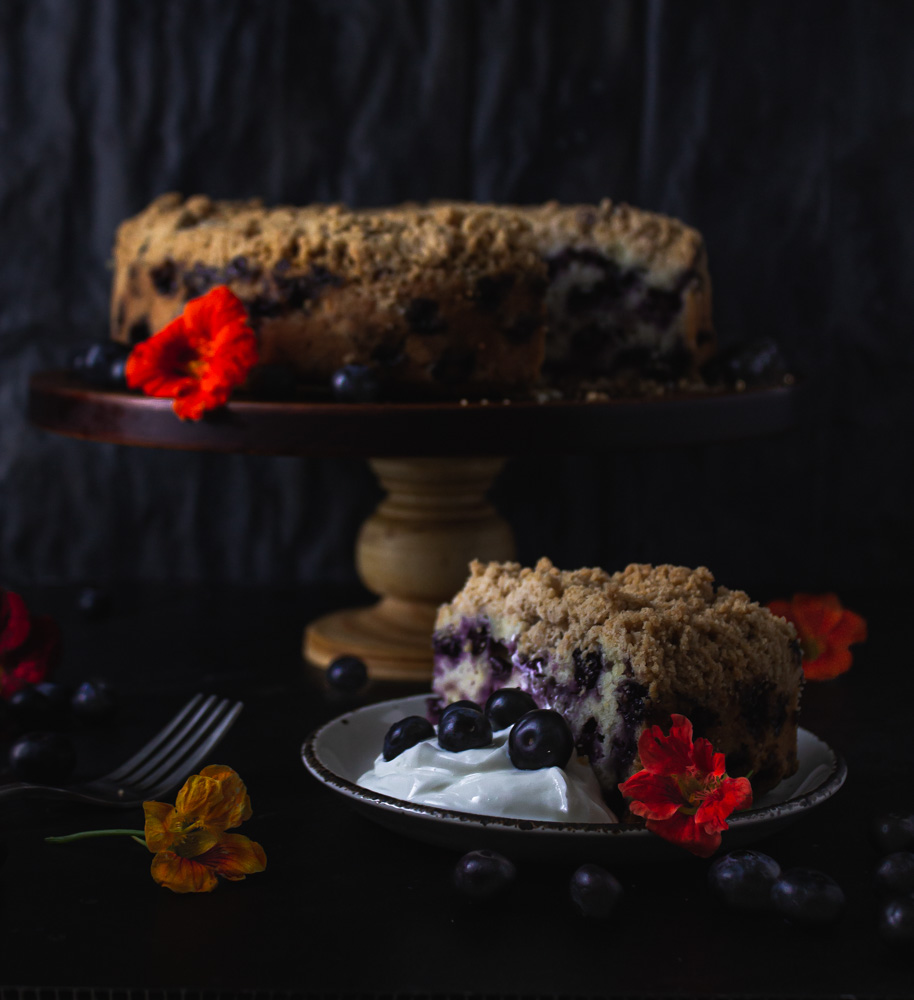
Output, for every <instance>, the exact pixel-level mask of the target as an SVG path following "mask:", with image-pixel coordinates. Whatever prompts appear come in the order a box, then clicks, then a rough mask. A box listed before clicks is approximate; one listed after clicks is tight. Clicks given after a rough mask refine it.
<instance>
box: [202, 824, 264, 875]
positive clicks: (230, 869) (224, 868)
mask: <svg viewBox="0 0 914 1000" xmlns="http://www.w3.org/2000/svg"><path fill="white" fill-rule="evenodd" d="M195 860H196V861H197V862H198V863H199V864H201V865H206V867H207V868H211V869H212V870H213V871H215V872H216V873H218V874H219V875H221V876H222V877H223V878H227V879H229V880H230V881H232V882H237V881H240V880H241V879H243V878H244V877H245V876H246V875H254V874H256V873H257V872H262V871H263V870H264V869H265V868H266V867H267V856H266V854H265V853H264V850H263V848H262V847H261V846H260V844H258V843H256V842H255V841H253V840H249V839H248V838H247V837H244V836H242V835H241V834H240V833H226V834H224V835H223V836H222V837H220V839H219V843H218V844H216V846H215V847H212V848H210V850H208V851H207V852H206V853H205V854H201V855H200V856H199V857H198V858H196V859H195Z"/></svg>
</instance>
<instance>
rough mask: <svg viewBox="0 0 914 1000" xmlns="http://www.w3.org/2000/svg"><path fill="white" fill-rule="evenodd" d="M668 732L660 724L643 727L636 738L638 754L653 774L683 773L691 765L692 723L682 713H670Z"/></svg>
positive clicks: (643, 764) (642, 762)
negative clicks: (665, 732)
mask: <svg viewBox="0 0 914 1000" xmlns="http://www.w3.org/2000/svg"><path fill="white" fill-rule="evenodd" d="M670 718H671V719H672V725H671V727H670V733H669V735H668V736H665V735H664V733H663V730H662V729H661V728H660V726H651V727H650V729H645V730H644V731H643V732H642V733H641V736H640V737H639V739H638V756H639V757H640V758H641V764H642V766H643V767H644V768H645V770H647V771H651V772H652V773H654V774H666V775H672V774H683V773H684V772H685V771H687V770H688V769H689V767H690V766H691V765H692V723H691V722H689V720H688V719H687V718H685V716H683V715H672V716H670Z"/></svg>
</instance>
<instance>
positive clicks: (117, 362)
mask: <svg viewBox="0 0 914 1000" xmlns="http://www.w3.org/2000/svg"><path fill="white" fill-rule="evenodd" d="M129 354H130V348H129V347H127V346H126V344H118V343H117V342H115V341H113V340H99V341H95V342H94V343H92V344H88V345H86V346H84V347H82V348H79V349H78V350H77V351H76V352H75V353H74V354H73V355H71V357H70V371H72V372H73V374H74V375H78V376H79V377H80V378H81V379H82V380H83V381H84V382H86V383H87V384H88V385H91V386H94V387H95V388H98V389H122V388H125V387H126V384H127V383H126V381H125V378H124V366H125V365H126V362H127V357H128V355H129Z"/></svg>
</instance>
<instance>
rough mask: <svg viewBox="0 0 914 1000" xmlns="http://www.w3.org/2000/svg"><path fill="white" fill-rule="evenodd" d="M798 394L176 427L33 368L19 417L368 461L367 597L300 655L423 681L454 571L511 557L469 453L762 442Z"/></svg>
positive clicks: (57, 427) (152, 411)
mask: <svg viewBox="0 0 914 1000" xmlns="http://www.w3.org/2000/svg"><path fill="white" fill-rule="evenodd" d="M799 389H800V387H799V386H798V385H793V384H790V385H788V384H786V383H785V384H784V385H781V386H772V387H767V388H758V389H749V390H746V391H743V392H736V391H734V392H708V393H704V394H694V393H691V394H690V393H685V394H676V393H670V394H666V395H664V396H661V397H656V398H655V397H645V398H641V399H631V400H624V399H621V400H612V401H606V402H593V403H584V402H575V401H570V400H569V401H555V402H548V403H537V402H533V401H526V402H523V401H515V402H511V403H510V404H508V405H505V404H498V405H489V403H487V402H485V401H478V402H469V403H467V402H466V401H464V403H457V402H449V403H448V402H442V403H430V402H429V403H394V402H390V403H347V404H343V403H331V402H323V403H319V402H306V401H301V402H270V401H267V400H241V399H239V400H238V401H232V402H231V403H230V404H229V405H228V406H225V407H223V408H222V409H221V410H218V411H214V412H212V413H210V414H207V415H206V417H205V418H204V419H203V420H200V421H196V422H193V421H191V422H187V421H182V420H178V419H177V418H176V417H175V415H174V412H173V410H172V406H171V400H168V399H155V398H152V397H149V396H141V395H138V394H136V393H129V392H122V391H118V390H111V389H93V388H89V387H87V386H86V385H84V384H82V383H80V382H79V381H78V380H77V379H74V377H73V376H72V375H71V374H68V373H66V372H40V373H37V374H36V375H33V376H32V379H31V381H30V384H29V418H30V419H31V421H32V423H33V424H35V426H37V427H42V428H44V429H45V430H48V431H53V432H55V433H58V434H66V435H68V436H70V437H75V438H81V439H84V440H91V441H105V442H108V443H111V444H120V445H130V446H143V447H154V448H176V449H182V450H190V451H208V452H222V453H248V454H257V455H308V456H321V455H328V456H329V455H336V456H352V457H356V456H357V457H359V458H364V457H365V456H368V455H374V456H376V457H375V458H374V459H372V460H371V467H372V468H373V469H374V471H375V473H376V475H377V476H378V478H379V479H380V481H381V484H382V485H383V486H384V488H385V490H386V491H387V496H386V498H385V499H384V501H383V502H382V503H381V505H380V506H379V507H378V509H377V511H376V512H375V513H374V514H373V515H372V516H371V517H370V518H369V519H368V520H367V521H366V522H365V524H364V525H363V527H362V530H361V532H360V535H359V538H358V543H357V546H356V563H357V566H356V569H357V570H358V573H359V576H360V577H361V578H362V580H363V581H364V582H365V584H366V586H367V587H368V589H369V590H371V591H372V592H373V593H375V594H377V595H378V596H379V597H380V601H379V603H378V604H376V605H375V606H374V607H372V608H358V609H355V610H345V611H339V612H337V613H336V614H332V615H328V616H327V617H326V618H321V619H319V620H318V621H315V622H313V623H312V624H311V625H309V626H308V629H307V631H306V633H305V639H304V653H305V657H306V658H307V659H308V660H309V661H311V662H312V663H313V664H315V666H318V667H327V666H328V665H329V664H330V662H331V661H332V660H333V659H334V658H335V657H337V656H341V655H344V654H346V653H352V654H354V655H357V656H359V657H360V658H361V659H363V660H364V661H365V662H366V664H367V666H368V669H369V672H370V673H371V674H372V676H373V677H374V678H376V679H378V680H381V679H384V680H388V679H389V680H396V681H417V680H418V681H423V680H424V681H427V680H428V678H429V676H430V674H431V664H432V656H431V648H430V644H431V634H432V626H433V624H434V620H435V612H436V609H437V608H438V606H439V605H440V604H442V603H443V602H445V601H447V600H450V598H451V597H453V595H454V594H455V593H457V591H458V590H460V588H461V587H462V586H463V583H464V581H465V580H466V577H467V564H468V563H469V562H470V560H471V559H479V560H481V561H487V560H500V561H504V560H507V559H512V558H514V540H513V538H512V534H511V529H510V528H509V527H508V525H507V523H506V522H505V521H504V520H502V518H500V517H499V516H498V515H497V514H496V513H495V511H494V510H493V509H492V507H491V506H490V505H489V504H488V503H487V502H486V500H485V495H486V492H487V490H488V489H489V487H490V486H491V484H492V480H493V479H494V478H495V476H496V475H497V473H498V470H499V469H500V468H501V466H502V462H503V460H502V458H501V457H479V456H486V455H488V456H503V455H519V456H520V455H523V456H532V455H535V456H537V457H540V458H541V457H542V456H545V455H569V454H586V455H599V454H607V453H609V452H611V451H614V450H616V449H626V448H628V449H634V448H637V449H641V448H646V447H653V446H655V445H663V446H665V447H674V446H686V445H697V444H703V445H706V444H712V443H716V442H723V441H739V440H742V439H744V438H747V437H753V436H756V435H759V434H773V433H776V432H778V431H786V430H788V429H790V428H791V427H793V426H795V424H796V423H797V421H798V417H799V409H800V400H801V398H802V396H801V394H800V393H799ZM468 454H473V455H475V456H477V457H472V458H470V457H467V455H468ZM427 455H438V456H444V457H438V458H426V457H422V456H427ZM383 456H392V457H383ZM393 456H396V457H393Z"/></svg>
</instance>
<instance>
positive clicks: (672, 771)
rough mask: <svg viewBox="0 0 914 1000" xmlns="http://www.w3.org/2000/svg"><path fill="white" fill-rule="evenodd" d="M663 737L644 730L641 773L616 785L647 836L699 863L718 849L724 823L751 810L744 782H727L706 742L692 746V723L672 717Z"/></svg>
mask: <svg viewBox="0 0 914 1000" xmlns="http://www.w3.org/2000/svg"><path fill="white" fill-rule="evenodd" d="M671 720H672V725H671V727H670V732H669V735H667V736H665V735H664V734H663V731H662V730H661V728H660V726H651V727H650V728H647V729H645V730H644V731H643V732H642V733H641V736H640V738H639V739H638V755H639V756H640V758H641V763H642V765H643V770H641V771H638V773H637V774H633V775H632V776H631V777H630V778H629V779H628V781H625V782H623V783H622V784H621V785H619V791H620V792H621V793H622V794H623V795H624V796H625V797H626V798H627V799H630V800H631V801H630V802H629V804H628V807H629V809H630V810H631V811H632V812H633V813H634V814H635V815H636V816H642V817H643V818H644V819H645V820H646V823H645V825H646V826H647V828H648V830H650V831H651V832H652V833H656V834H657V835H658V836H660V837H663V838H664V840H669V841H670V842H672V843H674V844H679V845H680V846H681V847H684V848H685V849H686V850H687V851H691V852H692V854H697V855H698V856H699V857H701V858H707V857H710V856H711V855H712V854H713V853H714V852H715V851H716V850H717V848H718V847H720V842H721V833H722V832H723V831H724V830H726V829H727V817H728V816H729V815H730V813H732V812H733V811H734V810H736V809H746V808H748V807H749V806H750V805H752V786H751V785H750V784H749V779H748V778H731V777H729V775H728V774H727V772H726V770H725V768H724V755H723V754H722V753H715V752H714V748H713V747H712V746H711V744H710V743H709V742H708V741H707V740H706V739H698V740H695V742H694V743H693V742H692V723H691V722H689V720H688V719H687V718H686V717H685V716H684V715H672V716H671Z"/></svg>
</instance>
